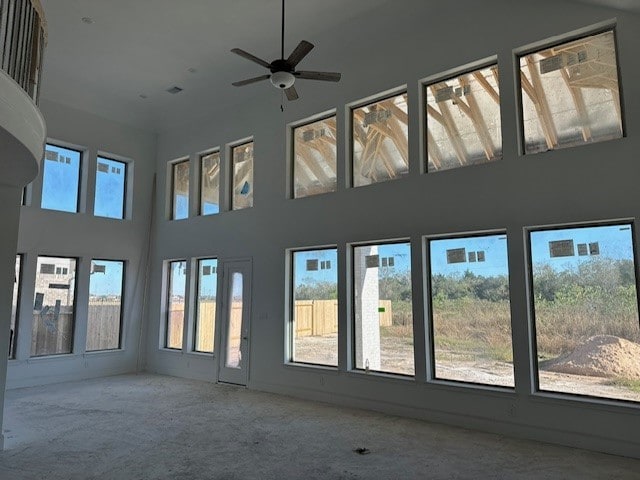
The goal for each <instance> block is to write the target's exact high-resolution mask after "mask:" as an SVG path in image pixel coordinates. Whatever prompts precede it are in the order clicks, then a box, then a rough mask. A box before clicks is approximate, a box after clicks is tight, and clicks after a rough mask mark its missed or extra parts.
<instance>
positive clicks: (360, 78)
mask: <svg viewBox="0 0 640 480" xmlns="http://www.w3.org/2000/svg"><path fill="white" fill-rule="evenodd" d="M431 3H432V2H424V1H420V0H403V1H394V2H389V4H388V5H386V6H383V7H381V8H379V9H377V10H375V11H374V12H372V13H370V14H369V15H367V16H364V17H362V18H360V19H359V20H358V21H353V22H350V23H347V24H342V25H339V26H337V27H336V28H335V30H333V31H330V32H328V33H327V34H326V36H325V37H318V38H309V39H308V40H310V41H312V42H314V43H316V44H317V45H318V48H323V40H325V41H326V42H327V44H329V43H331V44H333V43H332V42H329V41H328V40H329V39H330V38H331V39H335V38H338V39H340V38H341V39H344V41H343V42H342V44H341V45H340V47H339V48H336V49H335V51H334V52H333V53H334V54H335V63H332V64H331V65H315V64H313V54H312V55H311V56H310V57H309V60H305V62H306V63H305V65H304V66H305V67H307V66H308V68H314V69H319V70H321V69H330V70H333V69H336V70H338V71H342V72H343V80H342V82H341V83H340V84H339V85H333V84H321V83H313V82H302V81H301V82H300V83H299V88H298V91H299V93H300V95H301V100H299V101H297V102H294V103H288V104H286V111H285V112H284V113H281V112H280V109H279V102H280V95H279V94H278V93H277V92H276V91H274V90H273V89H272V88H271V87H270V86H269V85H267V84H264V85H258V86H253V87H245V88H246V94H247V99H248V101H247V103H246V104H243V105H238V106H237V108H235V109H234V110H225V111H216V110H215V106H213V105H212V114H211V117H210V118H208V119H202V120H200V121H199V122H193V123H190V124H186V125H185V126H184V127H183V128H178V129H175V130H172V131H170V132H164V133H163V134H161V135H160V138H159V146H158V163H157V172H158V177H157V186H158V187H157V188H158V192H159V195H158V197H157V200H156V207H157V211H156V213H155V219H156V220H157V224H156V226H155V228H154V234H155V244H154V251H153V258H152V281H151V288H150V296H149V316H148V335H147V342H146V347H147V349H148V352H147V355H146V360H147V365H146V367H147V369H148V370H150V371H154V372H161V373H167V374H172V375H179V376H185V377H192V378H199V379H205V380H210V381H215V379H216V370H215V366H216V363H215V360H214V359H213V358H212V357H207V356H202V355H195V354H189V353H188V352H172V351H166V350H162V349H159V348H158V346H159V338H160V325H161V323H162V313H163V308H162V305H161V303H162V302H161V299H162V295H161V291H162V286H163V285H162V282H163V280H162V262H163V260H165V259H171V258H190V257H194V256H205V255H215V256H218V257H219V258H220V259H223V258H234V257H252V258H253V268H254V271H253V292H254V293H253V302H252V312H253V314H252V325H251V332H252V333H251V335H252V341H251V358H250V362H251V363H250V376H249V387H250V388H255V389H260V390H266V391H272V392H278V393H285V394H291V395H296V396H301V397H307V398H311V399H316V400H323V401H330V402H334V403H340V404H348V405H354V406H360V407H365V408H370V409H375V410H382V411H385V412H390V413H398V414H402V415H410V416H414V417H419V418H427V419H432V420H436V421H443V422H447V423H452V424H459V425H464V426H467V427H470V428H479V429H484V430H491V431H497V432H503V433H507V434H510V435H514V436H523V437H528V438H535V439H541V440H545V441H550V442H557V443H562V444H569V445H574V446H580V447H586V448H592V449H598V450H602V451H607V452H614V453H619V454H625V455H631V456H640V454H639V453H638V452H640V437H639V436H638V433H637V432H638V431H640V415H638V413H639V412H640V410H639V409H640V406H637V405H623V404H619V403H618V404H616V403H612V402H609V403H607V402H587V401H583V400H579V399H571V398H568V397H562V396H553V395H544V396H543V395H532V394H531V392H532V391H533V380H532V379H533V376H534V375H533V373H534V372H533V371H532V365H531V361H530V339H529V307H528V302H527V290H526V280H525V279H526V275H525V249H524V234H523V228H524V227H526V226H534V225H545V224H562V223H570V222H581V221H598V220H606V219H618V218H635V217H636V216H638V215H639V214H640V203H639V202H638V201H637V198H638V195H637V191H638V190H637V178H638V174H639V173H640V166H639V165H640V164H639V162H638V159H637V152H638V151H640V136H639V135H638V133H639V132H640V109H639V108H638V107H637V103H633V99H635V98H640V82H638V81H637V79H638V78H639V77H640V64H638V62H637V46H638V45H639V44H640V20H639V18H638V17H637V16H635V15H631V14H623V13H620V12H616V11H613V10H606V9H598V8H592V7H582V6H576V5H575V4H564V3H562V2H559V1H554V2H550V1H549V2H543V1H536V2H526V3H525V2H512V1H506V0H504V1H503V0H490V1H484V2H477V1H473V0H461V1H458V2H437V5H432V4H431ZM614 17H615V18H616V19H617V27H618V44H619V50H618V54H619V61H620V69H621V75H622V86H623V88H624V103H625V107H626V109H625V120H626V130H627V137H626V138H624V139H621V140H616V141H610V142H604V143H598V144H594V145H589V146H583V147H578V148H572V149H566V150H560V151H555V152H548V153H544V154H538V155H533V156H527V157H524V156H521V155H520V154H519V153H518V145H517V135H518V133H517V131H518V128H517V124H516V90H515V67H514V54H513V49H516V48H519V47H522V46H525V45H529V44H531V43H533V42H538V41H541V40H545V39H549V38H551V37H553V36H555V35H561V34H564V33H567V32H571V31H574V30H576V29H581V28H583V27H586V26H589V25H593V24H597V23H599V22H602V21H606V20H610V19H613V18H614ZM493 55H497V56H498V63H499V68H500V75H501V100H502V107H501V108H502V123H503V151H504V159H503V160H501V161H498V162H494V163H491V164H485V165H481V166H476V167H468V168H460V169H455V170H450V171H445V172H441V173H437V174H433V175H424V174H421V169H422V168H421V161H422V160H421V154H420V123H419V116H420V112H419V110H420V108H419V90H420V89H419V80H420V79H422V78H425V77H427V76H431V75H435V74H438V73H440V72H444V71H446V70H449V69H451V68H455V67H458V66H461V65H465V64H468V63H469V62H474V61H477V60H480V59H484V58H487V57H491V56H493ZM403 84H407V86H408V93H409V103H410V105H409V108H410V111H409V115H410V125H409V127H410V129H409V136H410V138H409V149H410V157H411V158H410V174H409V175H408V176H407V177H406V178H404V179H401V180H396V181H391V182H386V183H382V184H377V185H373V186H368V187H363V188H358V189H348V188H346V187H345V185H346V173H345V172H346V171H347V164H346V159H345V151H346V146H345V138H344V135H342V137H341V138H340V139H339V142H338V166H339V176H338V185H339V189H338V191H337V192H336V193H332V194H328V195H322V196H317V197H312V198H304V199H300V200H288V199H287V194H286V187H285V185H286V178H285V172H286V171H287V167H286V148H285V125H286V124H287V123H288V122H293V121H298V120H300V119H303V118H305V117H307V116H311V115H314V114H316V113H319V112H323V111H327V110H330V109H334V108H335V109H337V111H338V131H339V132H344V129H345V111H346V110H345V104H347V103H349V102H353V101H355V100H358V99H361V98H364V97H367V96H370V95H373V94H376V93H378V92H382V91H385V90H388V89H392V88H395V87H398V86H400V85H403ZM249 135H253V136H254V139H255V192H254V195H255V196H254V205H255V207H254V208H252V209H248V210H243V211H237V212H226V213H222V214H220V215H216V216H211V217H204V218H190V219H188V220H182V221H175V222H169V221H166V220H165V206H166V198H165V197H164V193H165V190H166V180H167V179H166V171H167V168H166V164H167V162H168V161H170V160H173V159H177V158H180V157H182V156H185V155H191V156H192V159H193V160H194V161H195V160H196V159H197V156H196V153H197V152H200V151H203V150H206V149H208V148H211V147H216V146H222V147H224V145H225V144H227V143H229V142H233V141H235V140H238V139H241V138H245V137H247V136H249ZM226 160H227V161H228V158H227V159H226ZM193 165H195V163H194V164H193ZM227 172H228V169H226V170H223V173H224V174H226V173H227ZM192 182H193V183H195V175H192ZM194 191H196V190H195V189H192V192H194ZM196 203H197V199H196V198H192V207H193V208H192V210H193V211H195V205H196ZM488 229H506V231H507V234H508V236H509V266H510V275H511V298H512V302H511V305H512V317H513V318H512V328H513V342H514V346H515V370H516V371H515V376H516V385H517V386H516V389H515V392H505V391H497V390H492V389H488V388H482V387H473V386H454V385H444V384H437V385H436V384H429V383H426V376H427V375H426V358H427V356H428V355H427V351H426V346H425V335H426V333H425V326H424V313H423V310H424V301H423V296H422V292H423V281H422V277H421V275H420V272H421V271H422V258H421V254H422V236H423V235H430V234H442V233H456V232H469V231H479V230H488ZM636 229H637V225H636ZM395 238H410V240H411V246H412V256H413V257H412V269H413V272H414V275H413V304H414V318H415V320H414V321H415V324H414V332H415V338H416V342H415V354H416V380H415V381H414V380H405V379H397V378H391V377H388V376H387V377H385V376H376V375H371V374H370V375H366V374H364V373H359V372H350V371H348V370H347V365H348V364H349V361H350V359H349V358H348V350H347V345H348V344H349V342H348V340H349V339H348V338H347V335H346V334H345V333H344V332H347V331H349V329H350V325H349V320H348V318H347V317H348V315H347V298H348V285H347V283H346V275H345V274H344V272H345V271H346V266H347V249H346V245H347V244H348V243H350V242H358V241H371V240H380V239H395ZM330 244H335V245H337V246H338V254H339V256H338V263H339V268H340V271H341V272H342V274H341V275H340V280H339V286H338V287H339V301H340V307H339V313H340V320H339V328H340V331H341V332H342V334H341V336H340V341H339V359H340V368H339V369H338V370H337V371H331V370H326V369H320V368H309V367H299V366H290V365H284V364H283V356H284V355H283V348H284V337H285V308H286V307H285V305H286V304H285V289H286V285H287V272H286V270H285V249H286V248H291V247H308V246H315V245H330Z"/></svg>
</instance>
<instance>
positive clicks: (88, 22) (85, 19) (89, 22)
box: [82, 17, 95, 25]
mask: <svg viewBox="0 0 640 480" xmlns="http://www.w3.org/2000/svg"><path fill="white" fill-rule="evenodd" d="M82 23H86V24H87V25H91V24H92V23H95V21H94V20H93V18H91V17H82Z"/></svg>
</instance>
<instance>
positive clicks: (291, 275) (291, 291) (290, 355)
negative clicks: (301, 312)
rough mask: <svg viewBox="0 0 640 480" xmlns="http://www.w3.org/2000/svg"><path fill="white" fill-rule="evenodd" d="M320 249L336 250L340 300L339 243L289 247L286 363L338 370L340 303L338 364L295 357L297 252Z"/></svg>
mask: <svg viewBox="0 0 640 480" xmlns="http://www.w3.org/2000/svg"><path fill="white" fill-rule="evenodd" d="M320 250H335V251H336V259H337V261H336V286H337V289H338V298H337V301H338V302H339V301H340V291H339V290H340V266H339V261H340V258H339V255H340V251H339V248H338V245H337V244H334V245H318V246H311V247H307V246H305V247H300V248H289V249H287V255H286V259H287V263H288V268H287V269H286V271H287V276H288V279H287V286H288V288H287V290H286V292H287V298H286V303H285V305H286V310H285V311H286V315H285V323H286V325H285V352H284V353H285V361H284V363H285V365H293V366H298V367H306V368H321V369H326V370H331V371H337V370H338V369H339V367H340V345H339V344H340V304H339V303H338V332H337V339H336V357H337V362H336V365H328V364H326V363H312V362H302V361H299V360H295V359H294V353H295V338H296V336H295V314H294V312H295V301H296V295H295V254H296V253H299V252H316V251H320Z"/></svg>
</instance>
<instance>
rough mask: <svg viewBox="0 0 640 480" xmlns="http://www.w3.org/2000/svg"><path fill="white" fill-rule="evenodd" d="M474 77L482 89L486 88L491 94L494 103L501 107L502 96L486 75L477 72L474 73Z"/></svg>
mask: <svg viewBox="0 0 640 480" xmlns="http://www.w3.org/2000/svg"><path fill="white" fill-rule="evenodd" d="M473 77H474V78H475V79H476V80H477V81H478V83H479V84H480V85H481V86H482V88H484V90H485V92H487V93H488V94H489V96H490V97H491V98H492V99H493V101H494V102H496V103H497V104H498V105H500V94H499V93H498V92H497V91H496V90H495V89H494V88H493V86H492V85H491V84H490V83H489V81H488V80H487V79H486V78H485V77H484V75H482V73H481V72H479V71H475V72H473Z"/></svg>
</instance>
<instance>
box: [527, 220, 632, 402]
mask: <svg viewBox="0 0 640 480" xmlns="http://www.w3.org/2000/svg"><path fill="white" fill-rule="evenodd" d="M632 228H633V226H632V225H631V224H628V223H627V224H619V225H601V226H591V227H577V228H563V229H554V230H536V231H531V232H530V234H529V239H530V254H531V277H532V284H533V285H532V287H533V306H534V321H535V342H536V352H537V367H538V368H537V375H538V387H539V389H540V390H545V391H552V392H563V393H573V394H579V395H590V396H594V397H606V398H612V399H621V400H632V401H636V402H638V401H640V323H639V319H638V301H637V292H636V273H635V272H636V265H635V261H634V253H633V252H634V247H633V233H632Z"/></svg>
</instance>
